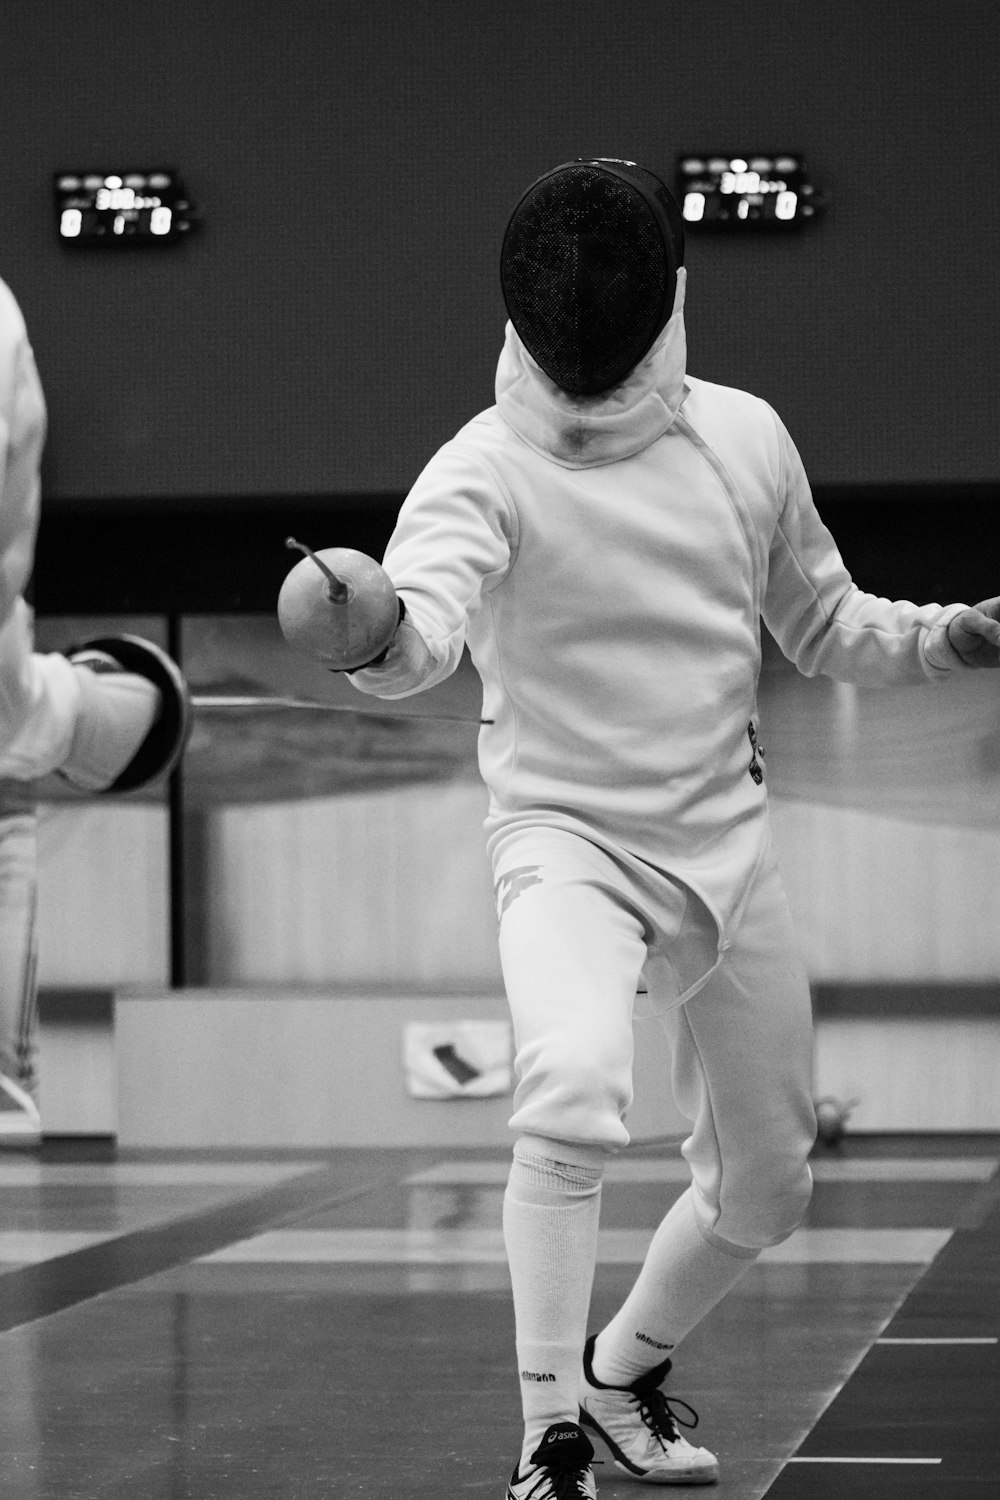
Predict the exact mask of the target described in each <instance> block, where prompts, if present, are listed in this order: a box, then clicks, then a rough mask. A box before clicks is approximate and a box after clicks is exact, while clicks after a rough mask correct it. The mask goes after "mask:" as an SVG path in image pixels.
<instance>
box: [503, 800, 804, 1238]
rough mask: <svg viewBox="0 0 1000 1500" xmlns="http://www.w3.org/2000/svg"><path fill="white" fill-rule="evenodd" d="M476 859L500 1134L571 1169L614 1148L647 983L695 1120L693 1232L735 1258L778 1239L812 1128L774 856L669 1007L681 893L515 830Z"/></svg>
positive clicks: (798, 1214)
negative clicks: (490, 973) (495, 941)
mask: <svg viewBox="0 0 1000 1500" xmlns="http://www.w3.org/2000/svg"><path fill="white" fill-rule="evenodd" d="M490 847H491V854H492V857H493V862H494V874H495V878H496V888H497V904H498V913H499V918H500V957H501V963H502V966H503V974H504V983H505V987H506V990H507V999H508V1003H509V1006H510V1011H511V1017H512V1021H513V1026H514V1037H515V1045H516V1072H517V1079H518V1082H517V1088H516V1092H515V1096H514V1114H513V1116H512V1118H511V1121H510V1125H511V1129H512V1130H513V1131H514V1132H515V1133H516V1134H517V1135H519V1136H522V1135H529V1136H535V1137H541V1138H544V1139H545V1140H546V1141H548V1142H555V1143H559V1145H560V1146H562V1147H563V1150H562V1152H561V1154H562V1155H563V1156H564V1157H565V1158H566V1159H568V1160H574V1159H575V1160H577V1161H580V1162H593V1161H595V1160H600V1159H601V1158H602V1157H604V1156H606V1155H607V1154H609V1153H614V1152H616V1151H618V1150H620V1149H621V1148H622V1147H624V1146H625V1145H627V1143H628V1139H629V1136H628V1131H627V1129H626V1126H625V1119H626V1116H627V1113H628V1109H629V1106H630V1104H631V1101H632V1060H633V1036H632V1015H633V1007H634V1001H635V995H636V989H637V986H638V984H639V981H640V976H641V975H642V974H643V973H644V972H645V978H646V984H647V985H648V988H649V991H650V998H651V1000H652V1002H653V1005H654V1009H655V1010H656V1012H657V1013H658V1015H659V1016H660V1019H661V1021H662V1024H663V1025H664V1026H665V1028H666V1030H667V1033H668V1036H669V1039H670V1043H671V1049H672V1056H673V1076H672V1087H673V1096H674V1100H675V1102H676V1104H677V1106H678V1108H679V1109H680V1110H681V1111H682V1113H683V1114H684V1115H685V1116H687V1117H688V1118H689V1119H690V1120H691V1122H692V1129H691V1133H690V1135H689V1136H688V1138H687V1139H686V1141H685V1142H684V1145H683V1147H682V1149H683V1153H684V1156H685V1157H686V1158H687V1161H688V1163H689V1165H690V1167H691V1173H692V1183H693V1202H694V1207H695V1212H696V1214H697V1216H698V1222H699V1226H700V1227H701V1230H702V1233H703V1234H704V1235H705V1237H706V1238H707V1239H709V1240H710V1241H713V1242H715V1243H717V1244H718V1245H719V1247H720V1248H722V1249H726V1250H729V1251H730V1252H731V1253H736V1254H739V1253H740V1252H741V1251H742V1253H744V1254H746V1253H747V1252H753V1251H756V1250H760V1249H762V1248H763V1247H765V1246H767V1245H770V1244H776V1243H777V1242H779V1241H780V1240H782V1239H785V1238H786V1237H787V1236H788V1235H789V1234H791V1232H792V1231H793V1229H794V1228H795V1227H796V1225H797V1224H799V1223H800V1221H801V1219H802V1216H803V1214H804V1213H805V1209H806V1206H807V1204H808V1202H809V1196H810V1192H811V1175H810V1171H809V1166H808V1161H807V1158H808V1155H809V1151H810V1148H811V1146H812V1144H813V1141H814V1138H815V1128H816V1126H815V1114H814V1110H813V1104H812V1088H811V1085H812V1017H811V1004H810V995H809V986H808V981H807V977H806V972H805V968H804V965H803V963H802V960H801V957H800V955H799V950H798V944H797V941H796V936H795V932H794V928H793V925H792V919H791V915H790V913H789V910H788V905H787V901H786V899H785V894H784V889H783V887H782V883H781V878H780V875H779V872H778V868H777V864H776V861H775V859H774V855H773V852H772V851H771V850H770V849H768V850H767V852H766V854H765V857H764V859H763V861H762V863H761V866H760V869H759V870H758V873H757V875H756V877H755V880H754V883H753V886H752V888H751V890H750V892H749V895H748V897H747V900H746V904H745V907H744V910H743V915H742V919H741V921H740V923H739V926H738V927H737V929H736V931H735V933H734V934H733V935H732V938H731V941H730V942H729V944H728V946H727V947H726V949H725V951H724V952H723V954H722V956H721V961H720V962H719V963H718V964H717V966H716V968H715V969H714V971H713V972H712V974H711V976H710V978H709V979H708V980H707V982H706V983H705V984H704V985H703V987H702V988H700V989H698V990H697V991H696V993H694V994H693V995H692V997H691V998H690V999H688V1000H686V1001H685V1002H684V1003H679V994H680V989H679V987H678V985H679V982H678V980H677V978H676V971H675V968H674V967H673V966H672V964H671V962H670V959H671V951H672V947H673V946H674V945H676V944H678V942H679V941H680V938H681V934H682V932H683V929H684V926H685V914H686V912H687V909H688V906H689V893H688V892H687V890H686V888H685V887H684V886H683V885H682V884H680V883H679V882H677V881H675V880H673V879H671V878H670V877H668V876H666V875H664V874H663V873H662V872H660V871H656V870H654V869H652V868H651V867H648V866H647V867H642V868H641V869H640V868H639V867H638V866H636V865H635V862H629V861H624V860H623V861H619V860H617V859H615V858H614V857H613V855H612V854H610V853H609V852H608V851H606V850H604V849H602V848H599V847H598V846H597V845H595V844H593V843H591V842H590V841H589V840H587V839H585V838H583V837H581V836H580V835H578V834H576V833H574V832H571V831H569V830H565V829H561V828H551V827H533V826H528V827H524V826H520V827H517V828H515V829H510V830H507V831H505V832H502V833H501V834H499V835H497V836H495V837H494V838H493V839H491V841H490ZM650 958H652V959H653V960H654V961H653V962H647V960H648V959H650ZM670 1086H671V1084H670V1082H668V1080H666V1079H664V1088H667V1087H670Z"/></svg>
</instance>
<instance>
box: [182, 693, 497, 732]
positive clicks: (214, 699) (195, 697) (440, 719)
mask: <svg viewBox="0 0 1000 1500" xmlns="http://www.w3.org/2000/svg"><path fill="white" fill-rule="evenodd" d="M191 707H192V708H193V709H194V710H195V711H196V712H198V713H219V712H221V713H225V712H232V711H234V710H237V709H282V710H286V711H291V710H298V709H304V710H307V711H311V712H313V713H324V714H353V715H354V716H355V718H362V719H379V720H381V721H382V722H383V723H384V722H385V721H386V720H387V719H392V720H394V721H395V720H398V721H401V722H404V723H405V722H406V720H408V719H416V720H418V721H422V722H423V723H431V724H476V725H479V724H495V723H496V720H495V719H477V718H473V717H472V716H471V715H469V714H436V713H429V714H425V713H416V714H411V713H405V714H394V713H387V712H386V711H385V710H380V709H377V708H364V707H358V708H355V707H354V706H353V705H352V704H349V703H324V702H323V701H322V699H318V698H298V697H295V696H292V695H283V694H275V695H272V694H266V693H192V694H191Z"/></svg>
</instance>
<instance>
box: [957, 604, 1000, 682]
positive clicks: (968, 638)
mask: <svg viewBox="0 0 1000 1500" xmlns="http://www.w3.org/2000/svg"><path fill="white" fill-rule="evenodd" d="M948 643H949V645H950V646H951V647H952V649H953V650H955V651H957V653H958V655H959V656H960V657H961V658H962V661H963V662H964V663H965V665H966V666H967V667H1000V597H997V598H995V599H984V600H983V602H982V603H981V604H976V605H974V606H973V607H972V608H971V609H964V610H963V611H962V613H961V614H960V615H955V616H954V617H953V618H952V619H950V620H949V621H948Z"/></svg>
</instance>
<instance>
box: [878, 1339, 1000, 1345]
mask: <svg viewBox="0 0 1000 1500" xmlns="http://www.w3.org/2000/svg"><path fill="white" fill-rule="evenodd" d="M875 1342H876V1344H998V1343H1000V1339H995V1338H990V1339H876V1340H875Z"/></svg>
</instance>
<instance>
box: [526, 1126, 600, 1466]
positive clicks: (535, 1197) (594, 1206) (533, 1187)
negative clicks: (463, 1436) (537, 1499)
mask: <svg viewBox="0 0 1000 1500" xmlns="http://www.w3.org/2000/svg"><path fill="white" fill-rule="evenodd" d="M546 1144H548V1143H546ZM532 1147H533V1148H534V1149H530V1148H529V1147H527V1146H525V1145H524V1143H522V1142H520V1141H519V1142H518V1143H517V1145H516V1146H515V1147H514V1163H513V1166H512V1167H511V1172H510V1178H509V1181H508V1184H507V1191H506V1194H505V1195H504V1205H503V1232H504V1241H505V1244H506V1247H507V1260H508V1264H509V1266H510V1278H511V1284H512V1286H513V1291H514V1322H515V1330H516V1342H517V1362H518V1373H519V1377H520V1384H521V1407H522V1411H523V1413H524V1446H523V1449H522V1453H521V1464H522V1466H524V1465H526V1464H527V1463H529V1462H530V1459H531V1455H532V1453H533V1452H534V1451H535V1449H536V1448H537V1447H538V1444H539V1443H540V1442H541V1439H542V1437H543V1435H544V1433H545V1431H546V1428H548V1427H550V1426H551V1425H552V1423H553V1422H576V1421H578V1420H579V1410H580V1407H579V1388H580V1368H581V1361H582V1356H583V1346H584V1343H585V1341H586V1336H587V1314H588V1312H589V1309H590V1293H591V1288H592V1286H593V1281H594V1265H595V1262H596V1259H597V1229H598V1221H599V1219H600V1194H601V1173H602V1168H601V1166H597V1165H595V1166H578V1165H574V1164H571V1163H567V1162H561V1161H558V1160H556V1159H555V1158H551V1159H550V1158H549V1157H547V1156H542V1155H540V1154H538V1151H537V1143H536V1142H534V1141H533V1142H532ZM551 1149H553V1150H556V1149H558V1143H556V1142H553V1143H552V1145H551ZM567 1153H568V1154H572V1148H567Z"/></svg>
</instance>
